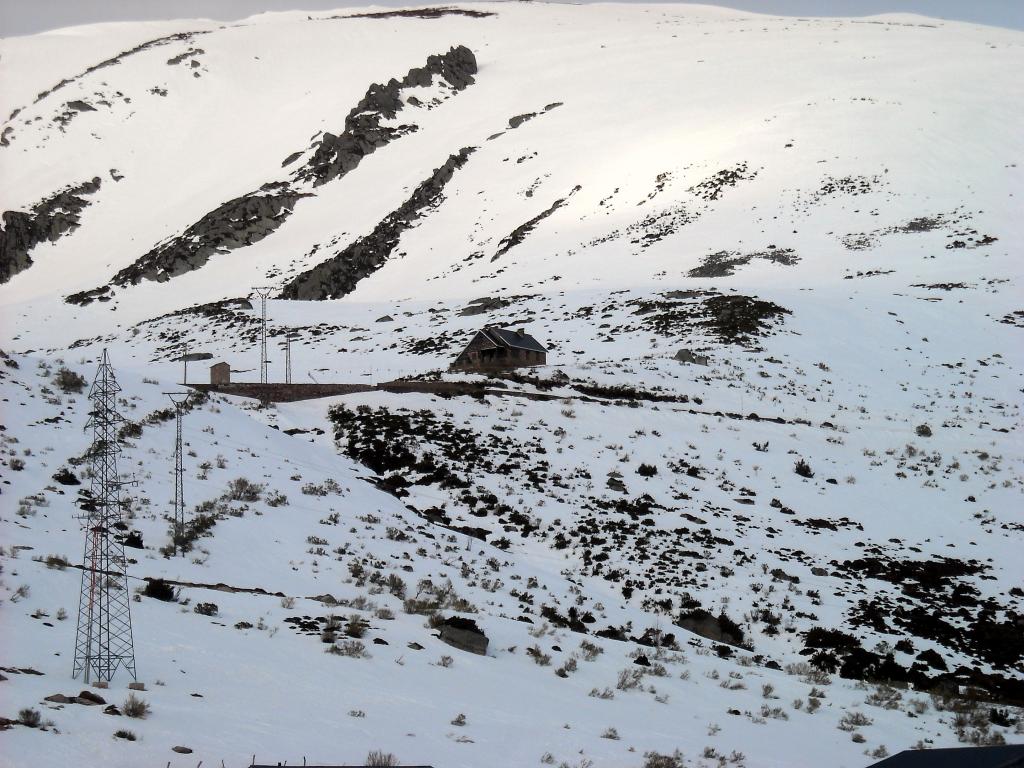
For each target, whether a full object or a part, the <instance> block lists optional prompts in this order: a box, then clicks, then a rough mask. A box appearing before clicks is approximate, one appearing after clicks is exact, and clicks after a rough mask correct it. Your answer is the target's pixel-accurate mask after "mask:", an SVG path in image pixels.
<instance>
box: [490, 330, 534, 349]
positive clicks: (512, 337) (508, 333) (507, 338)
mask: <svg viewBox="0 0 1024 768" xmlns="http://www.w3.org/2000/svg"><path fill="white" fill-rule="evenodd" d="M481 333H483V334H484V335H485V336H486V337H487V338H489V339H490V340H491V341H493V342H494V343H495V344H498V345H500V346H502V347H517V348H518V349H529V350H531V351H533V352H547V351H548V350H547V348H546V347H544V345H543V344H541V343H540V342H539V341H537V340H536V339H535V338H533V336H531V335H530V334H528V333H520V332H519V331H513V330H511V329H510V328H484V329H483V331H481Z"/></svg>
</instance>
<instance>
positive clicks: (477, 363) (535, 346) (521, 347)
mask: <svg viewBox="0 0 1024 768" xmlns="http://www.w3.org/2000/svg"><path fill="white" fill-rule="evenodd" d="M547 361H548V350H547V348H546V347H545V346H544V345H543V344H541V343H540V342H539V341H537V340H536V339H535V338H533V336H531V335H530V334H528V333H527V332H526V330H525V329H523V328H520V329H519V330H512V329H510V328H496V327H494V328H483V329H481V330H479V331H477V332H476V335H475V336H474V337H473V338H472V339H471V340H470V342H469V344H468V345H466V348H465V349H464V350H462V352H461V353H460V354H459V356H458V357H457V358H455V362H453V363H452V364H451V369H452V370H453V371H479V370H493V369H496V368H522V367H526V366H533V365H546V364H547Z"/></svg>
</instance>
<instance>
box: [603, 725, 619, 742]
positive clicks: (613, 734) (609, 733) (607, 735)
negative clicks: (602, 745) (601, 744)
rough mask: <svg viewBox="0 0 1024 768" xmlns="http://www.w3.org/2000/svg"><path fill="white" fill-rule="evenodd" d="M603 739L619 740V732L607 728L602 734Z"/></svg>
mask: <svg viewBox="0 0 1024 768" xmlns="http://www.w3.org/2000/svg"><path fill="white" fill-rule="evenodd" d="M601 738H602V739H611V740H612V741H618V740H619V732H618V731H617V730H615V729H614V728H606V729H605V731H604V733H602V734H601Z"/></svg>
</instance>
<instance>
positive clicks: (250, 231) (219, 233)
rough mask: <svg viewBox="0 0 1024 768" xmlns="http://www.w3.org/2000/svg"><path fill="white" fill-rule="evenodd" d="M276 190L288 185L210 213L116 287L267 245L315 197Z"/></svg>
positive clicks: (101, 291)
mask: <svg viewBox="0 0 1024 768" xmlns="http://www.w3.org/2000/svg"><path fill="white" fill-rule="evenodd" d="M268 186H271V185H268ZM273 186H284V189H281V190H280V191H272V190H267V191H264V192H257V193H252V194H249V195H243V196H242V197H236V198H235V199H234V200H229V201H228V202H226V203H224V204H223V205H221V206H219V207H217V208H215V209H214V210H212V211H210V212H209V213H208V214H206V215H205V216H203V218H201V219H200V220H199V221H197V222H196V223H195V224H193V225H192V226H191V227H189V228H188V229H186V230H185V232H184V233H182V234H181V235H179V236H178V237H175V238H172V239H171V240H169V241H168V242H166V243H163V244H162V245H158V246H157V247H156V248H154V249H153V250H151V251H149V252H148V253H147V254H146V255H145V256H143V257H142V258H140V259H138V260H137V261H135V262H134V263H133V264H131V265H129V266H128V267H126V268H125V269H122V270H121V271H120V272H118V273H117V274H116V275H114V277H113V278H111V281H110V283H111V286H114V285H116V286H120V287H124V286H126V285H129V284H131V285H138V284H139V283H140V282H142V280H144V279H145V280H156V281H158V282H165V281H167V280H170V279H171V278H172V277H177V276H178V275H183V274H185V273H186V272H191V271H192V270H194V269H199V268H200V267H202V266H203V265H204V264H206V262H207V261H209V260H210V257H211V256H212V255H213V254H215V253H220V252H224V251H227V250H232V249H234V248H241V247H243V246H246V245H251V244H252V243H255V242H258V241H260V240H262V239H263V238H264V237H266V236H267V235H269V234H270V233H271V232H273V231H274V230H275V229H277V228H278V227H279V226H281V224H282V223H284V220H285V219H287V218H288V216H289V215H291V213H292V209H293V208H294V206H295V203H296V202H297V201H298V200H299V199H300V198H303V197H309V196H310V195H309V193H302V192H293V191H291V190H290V189H288V188H287V186H286V185H273ZM109 293H110V286H104V287H101V288H96V289H93V290H91V291H82V292H81V293H76V294H72V295H71V296H68V297H67V299H66V301H67V302H68V303H69V304H79V305H85V304H89V303H91V302H92V301H93V300H94V299H102V298H103V297H105V296H108V295H109Z"/></svg>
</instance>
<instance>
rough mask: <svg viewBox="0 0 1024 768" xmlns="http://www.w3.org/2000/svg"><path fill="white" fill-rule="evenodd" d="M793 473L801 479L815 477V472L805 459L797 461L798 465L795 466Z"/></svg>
mask: <svg viewBox="0 0 1024 768" xmlns="http://www.w3.org/2000/svg"><path fill="white" fill-rule="evenodd" d="M793 471H794V472H796V473H797V474H798V475H800V477H808V478H809V477H814V472H813V471H812V470H811V465H810V464H808V463H807V462H806V461H804V460H803V459H800V460H799V461H797V463H796V464H794V465H793Z"/></svg>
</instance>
